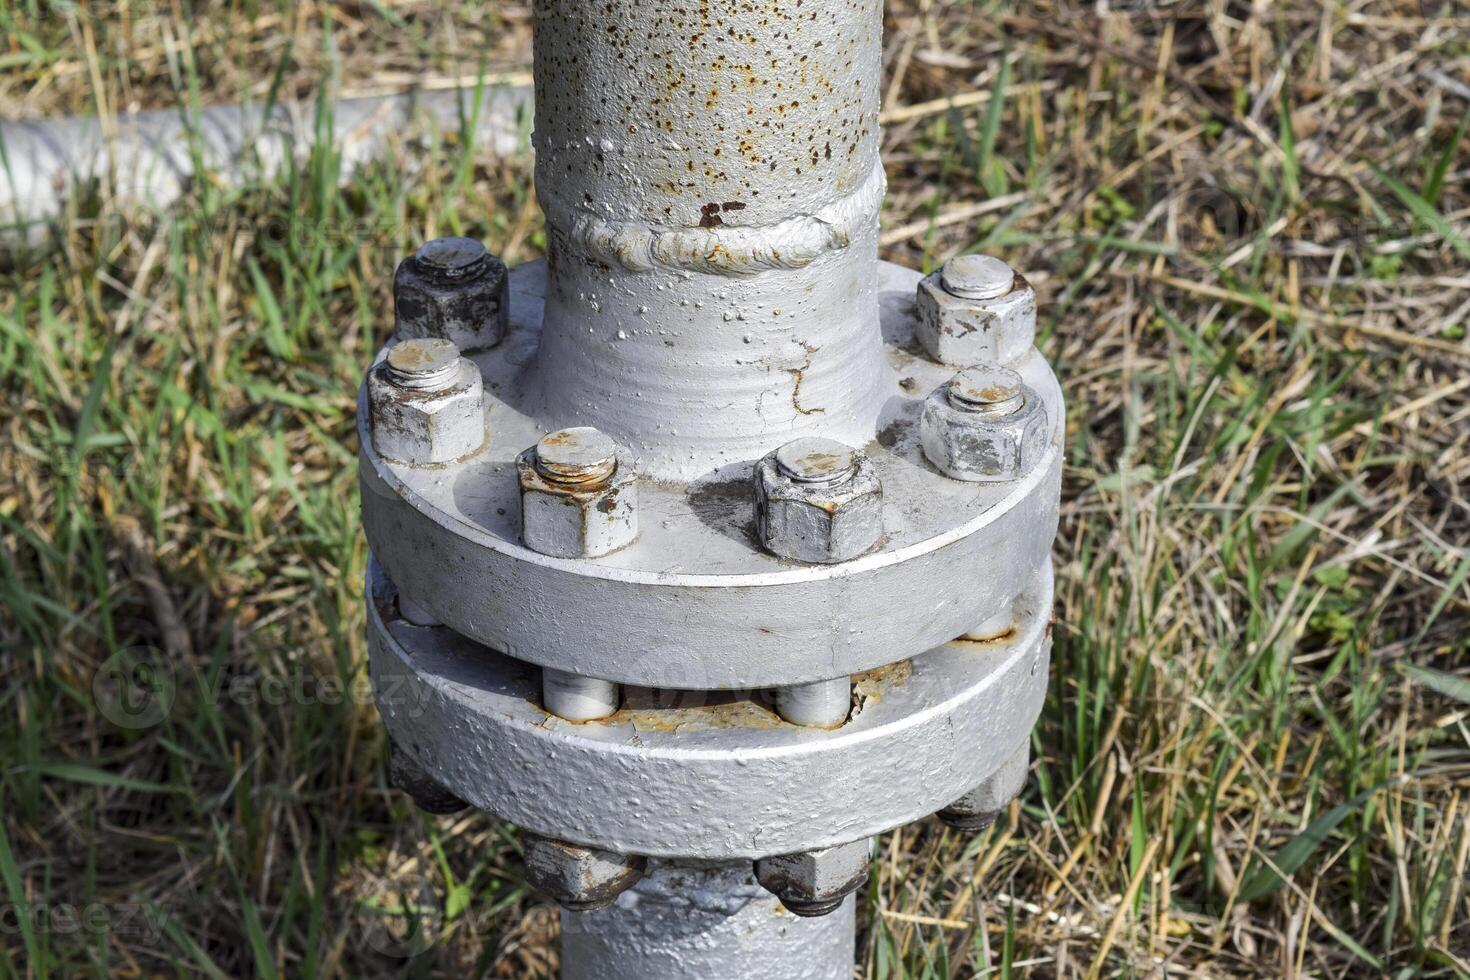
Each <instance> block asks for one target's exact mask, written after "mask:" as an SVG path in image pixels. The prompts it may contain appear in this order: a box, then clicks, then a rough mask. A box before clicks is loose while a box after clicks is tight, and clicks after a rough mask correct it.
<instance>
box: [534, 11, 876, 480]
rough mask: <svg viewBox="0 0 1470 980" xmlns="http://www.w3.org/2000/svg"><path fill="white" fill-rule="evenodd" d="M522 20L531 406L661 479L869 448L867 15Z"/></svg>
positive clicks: (585, 15) (871, 297)
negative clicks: (780, 451) (530, 191)
mask: <svg viewBox="0 0 1470 980" xmlns="http://www.w3.org/2000/svg"><path fill="white" fill-rule="evenodd" d="M533 7H534V13H535V46H536V51H535V79H536V85H535V87H536V131H535V147H536V190H537V196H538V198H539V199H540V202H541V204H542V207H543V208H544V210H545V211H546V220H547V224H548V227H549V230H550V235H549V236H548V237H549V241H550V246H549V252H550V255H549V259H550V262H549V282H548V284H547V296H546V315H545V327H544V329H543V332H542V334H541V347H540V352H539V354H538V360H537V364H536V369H535V370H536V388H537V389H538V390H536V391H534V392H533V395H534V396H535V397H539V399H540V401H541V404H540V405H537V406H533V407H534V408H536V409H538V410H539V412H540V414H541V415H542V416H543V417H544V418H545V419H546V421H547V422H548V424H551V425H556V426H562V425H575V424H587V423H588V420H596V424H597V425H598V426H599V427H600V428H603V429H604V430H605V431H607V432H608V434H609V435H611V436H613V437H614V438H615V439H617V440H618V441H619V442H620V443H623V444H624V445H627V446H629V447H630V448H631V449H632V450H633V451H634V453H635V454H636V455H638V456H640V457H641V458H642V461H643V465H644V467H645V468H646V470H647V472H648V473H649V474H651V475H653V476H656V477H667V478H672V479H689V478H692V477H695V476H699V475H703V474H707V473H709V472H711V471H714V470H717V469H719V468H720V467H722V466H725V465H727V464H733V463H739V464H744V463H747V462H748V461H750V460H752V459H757V458H759V457H760V456H763V455H764V454H765V453H766V452H767V451H769V450H770V449H771V448H773V447H775V446H777V445H780V444H781V443H783V442H787V441H789V440H790V439H793V438H796V437H798V436H825V437H828V438H832V439H836V440H838V441H841V442H846V443H849V444H852V445H858V446H861V445H864V444H866V443H867V442H868V441H869V440H870V439H871V438H872V434H873V432H874V430H875V428H876V423H877V417H878V414H879V412H880V411H881V409H882V407H883V405H884V402H885V398H884V397H883V396H882V392H883V391H884V390H885V387H884V385H885V381H886V378H887V375H886V372H887V371H888V368H887V364H886V361H885V358H884V354H883V344H882V337H881V335H880V331H879V326H878V305H877V281H878V279H877V274H876V263H877V240H878V237H877V236H878V211H879V207H880V205H881V203H882V199H883V190H884V181H883V171H882V167H881V165H880V162H879V158H878V137H879V127H878V110H879V103H880V92H879V83H880V73H879V56H880V50H881V45H880V38H881V32H882V3H881V2H880V0H851V2H844V3H830V4H829V3H812V4H808V5H807V6H805V7H802V6H796V5H790V6H785V5H779V4H778V5H775V6H771V5H769V4H747V5H739V4H719V5H705V6H699V5H692V6H689V7H679V6H678V5H674V6H670V5H669V4H664V3H624V4H601V3H587V2H581V0H538V2H537V3H535V4H534V5H533Z"/></svg>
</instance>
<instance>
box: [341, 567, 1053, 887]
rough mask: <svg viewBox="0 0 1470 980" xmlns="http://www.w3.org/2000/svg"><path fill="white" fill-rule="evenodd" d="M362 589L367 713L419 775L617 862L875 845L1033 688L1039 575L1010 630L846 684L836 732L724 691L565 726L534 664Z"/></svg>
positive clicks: (379, 584) (1039, 687)
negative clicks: (376, 717) (850, 708)
mask: <svg viewBox="0 0 1470 980" xmlns="http://www.w3.org/2000/svg"><path fill="white" fill-rule="evenodd" d="M368 594H369V598H370V605H369V618H368V631H369V650H370V669H371V674H372V679H373V687H374V691H375V693H376V696H377V700H378V708H379V711H380V713H381V714H382V716H383V721H384V723H385V724H386V725H387V727H388V731H389V733H390V734H391V735H392V736H393V737H395V738H397V739H400V740H407V741H409V742H411V744H413V745H415V746H416V751H417V757H418V760H419V762H420V764H421V765H422V766H423V767H424V768H425V770H426V771H427V772H428V773H429V775H430V776H432V777H433V778H434V779H435V780H436V781H437V782H439V783H441V784H442V785H444V786H445V787H447V788H448V789H449V790H450V791H452V792H453V793H455V794H456V795H458V796H460V797H461V798H463V799H465V800H468V801H469V802H470V803H471V804H473V805H475V806H477V807H480V808H481V809H484V810H488V811H489V812H491V813H494V814H495V815H497V816H499V817H502V818H504V819H506V820H509V821H512V822H513V823H516V824H519V825H520V826H522V827H525V828H526V829H528V830H530V831H532V832H533V833H536V834H540V835H542V836H545V837H551V838H555V839H557V840H563V841H569V842H572V843H575V844H580V845H583V846H586V847H593V848H597V849H599V850H603V851H611V852H616V853H619V854H639V855H647V856H652V857H671V858H673V857H683V858H701V859H712V860H730V859H735V858H752V859H754V858H761V857H767V856H771V855H780V854H792V853H796V852H801V851H810V850H815V849H818V848H824V847H830V846H833V845H837V844H843V843H846V842H849V841H853V840H857V839H860V838H864V837H868V836H871V835H873V834H877V833H882V832H884V831H886V830H889V829H892V828H893V827H897V826H900V825H902V824H905V823H908V822H909V821H911V820H916V819H919V818H920V817H924V816H927V815H928V814H930V813H933V812H934V811H936V810H939V809H941V808H943V807H945V806H947V805H949V804H950V803H952V802H953V801H955V800H957V799H959V798H960V796H962V795H963V794H964V793H965V792H967V791H968V790H970V789H971V788H972V787H974V786H976V785H978V784H979V783H981V782H982V781H984V780H985V779H986V778H987V777H988V776H989V775H990V774H991V773H992V772H994V771H995V770H997V769H999V768H1000V767H1001V766H1002V765H1003V764H1004V763H1005V762H1006V761H1007V759H1008V758H1009V757H1010V756H1011V754H1012V753H1013V751H1014V749H1015V746H1016V745H1018V744H1020V743H1021V742H1022V741H1023V740H1024V739H1025V738H1026V736H1027V735H1028V733H1029V732H1030V731H1031V728H1032V726H1033V725H1034V724H1035V722H1036V719H1037V717H1038V715H1039V714H1040V711H1041V705H1042V702H1043V700H1044V698H1045V694H1046V684H1047V665H1048V659H1049V653H1050V648H1051V628H1050V618H1051V603H1052V581H1051V566H1050V564H1049V563H1048V564H1045V565H1043V566H1042V568H1041V569H1039V570H1037V572H1036V576H1035V578H1033V579H1032V582H1031V585H1030V586H1029V587H1028V588H1027V590H1026V591H1025V592H1024V593H1023V594H1022V595H1021V596H1020V598H1019V599H1018V601H1017V604H1016V619H1017V624H1016V628H1015V629H1014V630H1013V631H1012V632H1011V633H1009V634H1007V635H1006V636H1005V637H1004V638H1002V639H1000V640H991V641H984V642H977V641H970V640H957V641H955V642H952V643H948V644H945V645H943V646H940V647H937V648H935V649H933V650H930V651H928V652H926V653H924V654H921V655H920V656H917V657H915V658H914V659H913V660H912V661H911V662H909V663H900V664H894V665H892V666H889V667H886V668H884V669H882V670H879V671H874V672H872V673H870V674H867V675H864V676H859V677H857V678H854V682H855V689H856V691H857V699H858V706H857V708H856V710H855V711H854V713H853V716H852V717H851V719H850V720H849V721H848V722H847V723H846V724H845V725H843V726H842V727H841V728H837V729H832V730H824V729H819V728H807V727H802V726H799V725H791V724H787V723H784V722H782V721H781V720H780V719H779V717H777V716H776V714H775V713H774V712H773V711H771V710H770V709H768V708H766V707H764V706H762V705H761V704H760V703H758V702H757V701H754V700H749V699H736V698H731V697H729V696H724V697H710V698H695V697H693V696H689V697H685V698H683V699H680V701H679V703H676V704H675V705H673V706H670V707H660V706H650V705H649V704H648V702H646V701H643V702H640V701H639V700H637V699H636V698H630V699H628V701H626V702H625V704H624V705H623V707H622V708H621V709H620V710H619V711H618V712H616V713H615V714H613V715H611V716H610V717H608V718H606V719H603V720H601V721H596V722H585V723H575V722H568V721H564V720H562V719H559V718H557V717H555V716H553V715H550V714H548V713H547V712H546V711H544V710H543V709H542V708H541V707H540V705H539V703H538V695H539V690H540V671H539V670H537V669H536V668H535V667H532V666H530V665H528V664H525V663H522V662H519V661H516V660H513V659H511V658H509V657H506V656H503V655H501V654H497V653H495V652H493V651H491V650H488V649H486V648H485V647H483V646H481V645H479V644H477V643H474V642H473V641H471V640H468V639H466V638H465V637H463V636H460V635H458V634H456V633H454V632H453V631H451V630H449V629H446V628H442V627H439V628H423V627H415V626H411V625H409V624H407V623H404V622H402V621H399V620H396V619H394V618H393V617H394V613H393V610H394V608H395V607H394V590H393V585H392V583H391V582H390V581H389V580H388V579H387V577H386V576H385V575H384V574H383V572H382V570H381V568H380V567H379V566H378V565H377V563H376V562H374V563H373V564H372V567H371V570H370V572H369V582H368ZM900 760H901V761H900ZM896 763H897V764H896Z"/></svg>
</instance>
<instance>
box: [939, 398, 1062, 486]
mask: <svg viewBox="0 0 1470 980" xmlns="http://www.w3.org/2000/svg"><path fill="white" fill-rule="evenodd" d="M957 377H958V376H957ZM954 385H955V380H954V379H951V380H950V381H947V382H945V383H944V384H942V385H940V386H939V387H938V388H936V389H934V391H933V392H931V393H930V394H929V397H928V398H926V399H925V400H924V411H923V414H922V415H921V416H920V419H919V438H920V441H921V442H922V443H923V446H924V455H925V456H927V457H928V458H929V462H931V463H933V464H934V466H935V468H936V469H938V470H939V471H940V472H941V473H943V474H944V475H945V476H948V477H950V478H952V479H955V480H965V481H968V482H971V483H987V482H1002V481H1006V480H1014V479H1016V478H1018V477H1020V476H1023V475H1024V474H1026V473H1028V472H1030V471H1031V469H1032V468H1033V467H1035V466H1036V464H1037V462H1038V461H1039V460H1040V459H1041V458H1042V457H1043V456H1045V455H1046V451H1047V449H1048V447H1049V446H1050V445H1051V428H1050V424H1049V421H1048V419H1047V414H1046V405H1045V404H1044V403H1043V402H1042V400H1041V396H1040V395H1038V394H1037V393H1036V391H1035V390H1034V389H1032V388H1030V387H1028V386H1025V385H1021V391H1022V393H1023V398H1022V402H1021V405H1020V407H1018V408H1016V409H1015V410H1014V411H1013V412H1011V414H1009V415H1003V416H999V417H996V416H992V415H988V414H987V413H985V412H984V411H976V410H975V409H973V408H972V407H970V406H968V405H966V404H965V403H964V402H963V401H961V400H959V399H956V398H953V397H952V396H951V395H952V392H953V390H954Z"/></svg>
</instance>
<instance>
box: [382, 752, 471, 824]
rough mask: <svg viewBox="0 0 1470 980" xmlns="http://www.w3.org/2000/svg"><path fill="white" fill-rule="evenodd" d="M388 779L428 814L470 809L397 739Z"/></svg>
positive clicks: (392, 753) (444, 813)
mask: <svg viewBox="0 0 1470 980" xmlns="http://www.w3.org/2000/svg"><path fill="white" fill-rule="evenodd" d="M388 782H390V783H391V784H392V785H394V786H396V787H397V788H398V789H400V790H402V791H403V792H405V793H407V794H408V795H409V796H410V797H412V798H413V801H414V803H415V804H417V805H418V808H419V809H420V810H423V811H424V812H425V813H432V814H435V815H438V816H444V815H446V814H450V813H459V812H460V811H461V810H467V809H469V804H468V803H466V802H465V801H464V800H462V799H460V798H459V797H457V796H455V795H454V794H453V793H451V792H450V791H449V790H447V789H445V788H444V787H443V786H441V785H440V784H439V781H438V780H436V779H435V778H434V777H433V776H430V775H429V773H428V771H427V770H425V769H424V767H423V766H421V765H419V763H418V760H417V759H415V758H413V756H411V755H409V754H408V753H407V752H405V751H403V750H402V749H400V748H399V747H398V743H397V742H393V741H390V742H389V743H388Z"/></svg>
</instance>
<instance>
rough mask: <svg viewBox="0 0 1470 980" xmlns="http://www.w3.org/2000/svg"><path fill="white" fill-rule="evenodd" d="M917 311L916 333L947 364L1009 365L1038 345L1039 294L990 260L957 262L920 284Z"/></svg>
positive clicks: (968, 257) (966, 257)
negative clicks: (982, 363)
mask: <svg viewBox="0 0 1470 980" xmlns="http://www.w3.org/2000/svg"><path fill="white" fill-rule="evenodd" d="M1007 275H1009V281H1006V280H1007ZM916 312H917V314H918V318H917V321H916V323H915V326H914V334H915V336H917V337H918V338H919V342H920V343H922V344H923V345H924V349H925V350H927V351H928V352H929V356H930V357H933V358H934V359H935V360H937V361H939V362H940V363H941V364H956V365H958V364H976V363H978V362H980V361H993V362H996V363H999V364H1008V363H1010V362H1011V361H1014V360H1016V359H1017V358H1019V357H1022V356H1024V355H1026V354H1027V353H1029V352H1030V351H1031V349H1032V346H1033V345H1034V344H1035V343H1036V293H1035V292H1034V291H1033V290H1032V289H1031V286H1030V285H1029V284H1028V283H1027V282H1026V280H1025V279H1024V278H1022V277H1021V276H1019V275H1016V274H1015V273H1014V272H1011V270H1010V266H1008V265H1006V264H1005V263H1004V262H1001V261H1000V260H999V259H994V258H991V257H990V256H985V255H964V256H960V257H959V258H956V259H951V260H950V261H949V262H948V263H947V264H946V265H945V266H944V268H943V269H942V270H941V271H939V272H935V273H933V274H932V275H929V276H926V277H925V278H923V279H922V280H920V281H919V288H918V294H917V309H916Z"/></svg>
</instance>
